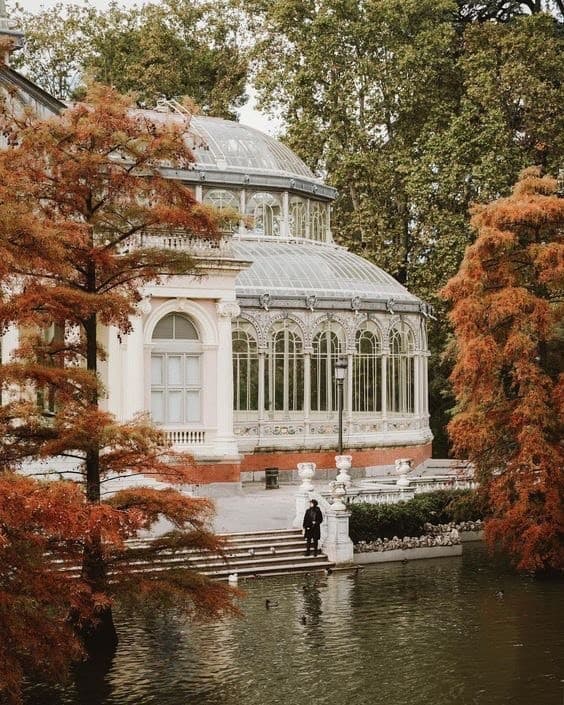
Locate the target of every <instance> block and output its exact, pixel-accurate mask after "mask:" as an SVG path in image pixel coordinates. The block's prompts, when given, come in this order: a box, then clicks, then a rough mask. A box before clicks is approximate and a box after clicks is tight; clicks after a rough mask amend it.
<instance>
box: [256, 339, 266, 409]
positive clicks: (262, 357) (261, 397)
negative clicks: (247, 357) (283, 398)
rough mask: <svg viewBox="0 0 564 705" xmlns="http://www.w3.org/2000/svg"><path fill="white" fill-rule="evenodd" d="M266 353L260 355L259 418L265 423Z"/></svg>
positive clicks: (261, 351)
mask: <svg viewBox="0 0 564 705" xmlns="http://www.w3.org/2000/svg"><path fill="white" fill-rule="evenodd" d="M265 357H266V353H265V351H264V350H259V353H258V418H259V421H264V402H265V396H264V364H265Z"/></svg>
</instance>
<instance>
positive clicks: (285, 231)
mask: <svg viewBox="0 0 564 705" xmlns="http://www.w3.org/2000/svg"><path fill="white" fill-rule="evenodd" d="M280 235H281V236H282V237H290V198H289V194H288V191H284V193H283V194H282V221H281V223H280Z"/></svg>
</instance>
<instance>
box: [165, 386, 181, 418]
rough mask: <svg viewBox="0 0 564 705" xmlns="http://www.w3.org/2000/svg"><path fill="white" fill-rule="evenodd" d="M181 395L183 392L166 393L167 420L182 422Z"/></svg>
mask: <svg viewBox="0 0 564 705" xmlns="http://www.w3.org/2000/svg"><path fill="white" fill-rule="evenodd" d="M182 395H183V392H170V391H169V393H168V397H167V402H168V422H169V423H182V422H183V421H184V419H183V414H182Z"/></svg>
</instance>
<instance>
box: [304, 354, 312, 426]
mask: <svg viewBox="0 0 564 705" xmlns="http://www.w3.org/2000/svg"><path fill="white" fill-rule="evenodd" d="M310 411H311V353H310V352H309V351H308V352H305V353H304V420H305V422H306V423H308V422H309V416H310Z"/></svg>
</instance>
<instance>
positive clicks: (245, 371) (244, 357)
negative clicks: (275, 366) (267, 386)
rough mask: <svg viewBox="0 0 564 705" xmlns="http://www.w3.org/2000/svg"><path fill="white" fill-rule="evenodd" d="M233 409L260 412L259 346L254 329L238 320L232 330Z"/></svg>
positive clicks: (245, 322) (247, 323) (242, 320)
mask: <svg viewBox="0 0 564 705" xmlns="http://www.w3.org/2000/svg"><path fill="white" fill-rule="evenodd" d="M231 335H232V348H233V353H232V354H233V409H234V410H235V411H257V410H258V346H257V339H256V335H255V331H254V328H253V327H252V325H251V324H250V323H249V322H248V321H245V320H244V319H241V318H238V319H237V320H236V321H234V323H233V329H232V333H231Z"/></svg>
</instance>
